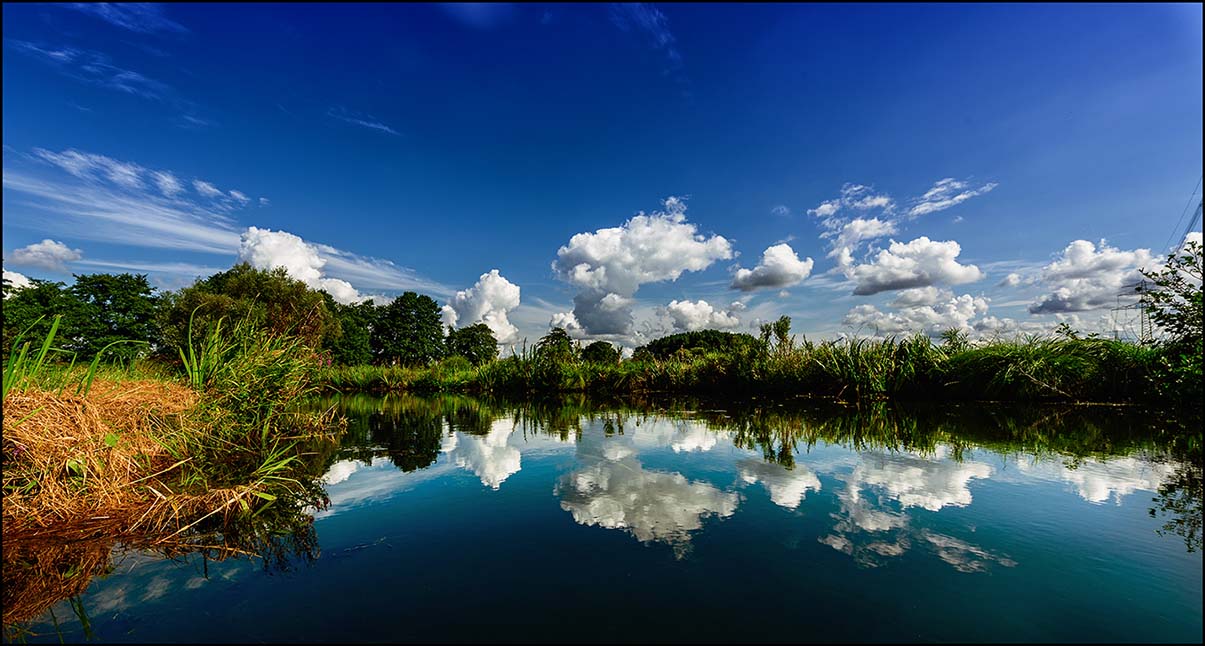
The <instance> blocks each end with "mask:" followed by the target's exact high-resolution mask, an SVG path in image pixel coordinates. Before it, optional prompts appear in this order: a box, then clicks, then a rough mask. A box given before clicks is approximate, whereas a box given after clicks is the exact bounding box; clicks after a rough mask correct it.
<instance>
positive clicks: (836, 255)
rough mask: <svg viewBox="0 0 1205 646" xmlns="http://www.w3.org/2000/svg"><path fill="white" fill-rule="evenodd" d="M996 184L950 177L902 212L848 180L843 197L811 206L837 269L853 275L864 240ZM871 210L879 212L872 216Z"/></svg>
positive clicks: (888, 200) (890, 201)
mask: <svg viewBox="0 0 1205 646" xmlns="http://www.w3.org/2000/svg"><path fill="white" fill-rule="evenodd" d="M995 187H996V184H994V183H990V184H985V185H983V186H981V187H979V188H974V189H972V188H969V184H968V183H967V182H965V181H959V180H955V179H953V178H946V179H943V180H940V181H938V182H937V183H936V184H934V186H933V188H931V189H929V190H928V191H926V192H925V194H924V195H922V196H920V197H917V198H913V199H912V200H909V202H911V203H912V207H910V208H909V209H908V210H907V211H905V212H904V213H903V214H901V213H900V212H899V209H898V208H897V204H896V201H895V199H894V198H892V197H891V196H890V195H886V194H883V193H878V192H876V191H875V190H874V189H873V188H871V187H869V186H865V185H862V184H852V183H847V184H845V185H844V186H842V187H841V195H840V196H839V197H837V198H834V199H831V200H826V201H824V202H821V203H820V205H819V206H817V207H816V208H814V209H808V214H809V215H812V216H813V217H815V218H817V219H818V221H819V225H820V227H821V228H822V229H823V232H822V233H821V234H820V237H821V238H823V239H827V240H828V241H829V252H828V254H827V255H828V257H829V258H833V259H834V260H835V261H836V263H837V270H839V271H840V272H841V273H843V274H845V276H846V277H847V278H853V276H854V267H855V265H856V264H857V263H858V258H857V253H858V251H859V249H860V248H861V247H862V245H863V243H866V242H868V241H870V240H875V239H878V238H882V237H885V236H889V235H893V234H895V233H898V232H899V230H900V225H901V223H902V222H905V221H907V220H911V219H914V218H916V217H918V216H920V215H923V214H925V213H932V212H934V211H940V210H942V209H947V208H950V207H951V206H954V205H955V204H958V203H961V202H964V201H966V200H969V199H971V198H972V197H975V196H977V195H982V194H984V193H987V192H989V191H991V190H992V189H993V188H995ZM871 211H877V213H875V214H873V215H872V214H871V213H870V212H871ZM913 286H914V287H915V286H920V285H913Z"/></svg>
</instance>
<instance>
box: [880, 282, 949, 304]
mask: <svg viewBox="0 0 1205 646" xmlns="http://www.w3.org/2000/svg"><path fill="white" fill-rule="evenodd" d="M952 298H954V292H951V291H950V290H948V289H940V288H937V287H933V286H931V285H930V286H929V287H913V288H912V289H905V290H903V291H901V292H900V293H899V294H897V295H896V297H895V300H893V301H891V306H892V307H897V308H898V307H920V306H922V305H936V304H937V303H939V302H941V301H943V300H947V299H952Z"/></svg>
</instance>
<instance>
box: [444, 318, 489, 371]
mask: <svg viewBox="0 0 1205 646" xmlns="http://www.w3.org/2000/svg"><path fill="white" fill-rule="evenodd" d="M445 344H446V345H447V354H448V356H461V357H464V358H466V359H468V360H469V362H470V363H472V364H473V365H474V366H480V365H482V364H484V363H487V362H489V361H493V360H494V359H496V358H497V357H498V341H497V340H496V339H495V338H494V333H493V332H492V331H491V330H490V328H489V326H488V325H486V324H485V323H475V324H473V325H470V326H468V327H463V328H460V329H459V330H457V329H453V328H448V338H447V339H446V340H445Z"/></svg>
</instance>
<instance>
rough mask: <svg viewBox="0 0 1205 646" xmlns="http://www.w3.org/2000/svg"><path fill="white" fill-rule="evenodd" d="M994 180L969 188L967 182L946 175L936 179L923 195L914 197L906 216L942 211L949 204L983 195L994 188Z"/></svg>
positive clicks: (956, 203) (911, 216)
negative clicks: (943, 177)
mask: <svg viewBox="0 0 1205 646" xmlns="http://www.w3.org/2000/svg"><path fill="white" fill-rule="evenodd" d="M996 186H997V184H996V183H995V182H988V183H987V184H984V185H983V186H980V187H979V188H970V183H969V182H963V181H959V180H956V179H954V178H953V177H947V178H945V179H943V180H938V182H937V183H936V184H934V185H933V188H931V189H929V190H928V191H926V192H925V194H924V195H922V196H920V197H919V198H917V199H916V201H915V204H913V205H912V208H910V209H908V217H910V218H915V217H919V216H922V215H926V214H928V213H936V212H937V211H944V210H946V209H948V208H950V207H951V206H955V205H958V204H961V203H963V202H965V201H967V200H969V199H971V198H972V197H976V196H978V195H983V194H984V193H988V192H990V191H991V190H992V189H993V188H996Z"/></svg>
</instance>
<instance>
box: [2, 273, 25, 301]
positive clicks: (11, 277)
mask: <svg viewBox="0 0 1205 646" xmlns="http://www.w3.org/2000/svg"><path fill="white" fill-rule="evenodd" d="M4 280H6V281H8V283H9V285H10V287H11V289H12V291H17V290H18V289H25V288H26V287H29V286H30V284H31V283H30V282H29V278H26V277H25V275H24V274H19V273H17V272H15V271H9V270H7V269H5V270H4ZM7 295H8V294H5V296H7Z"/></svg>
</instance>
